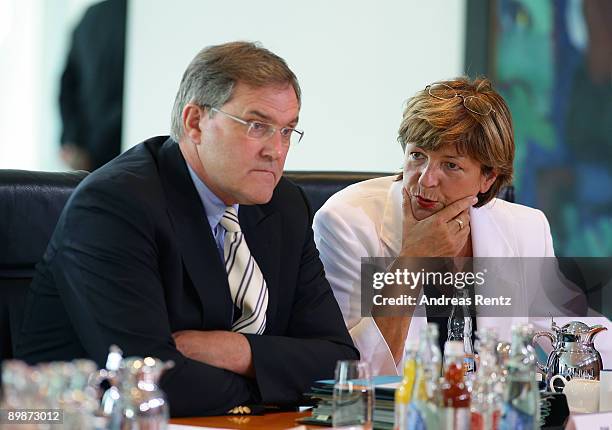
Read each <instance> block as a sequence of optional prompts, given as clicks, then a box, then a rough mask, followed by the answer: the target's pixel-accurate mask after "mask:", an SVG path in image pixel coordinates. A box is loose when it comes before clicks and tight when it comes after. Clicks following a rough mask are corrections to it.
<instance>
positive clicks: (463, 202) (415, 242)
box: [399, 188, 478, 257]
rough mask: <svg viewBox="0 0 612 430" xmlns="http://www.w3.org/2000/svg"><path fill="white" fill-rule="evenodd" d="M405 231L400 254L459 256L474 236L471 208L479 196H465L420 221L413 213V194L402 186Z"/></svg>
mask: <svg viewBox="0 0 612 430" xmlns="http://www.w3.org/2000/svg"><path fill="white" fill-rule="evenodd" d="M402 194H403V201H402V210H403V214H404V218H403V231H402V249H401V251H400V255H399V256H400V257H455V256H457V255H459V252H460V251H461V250H462V249H463V247H464V246H465V245H466V243H467V241H468V238H469V236H470V214H469V208H470V207H471V206H472V205H473V204H475V203H476V202H477V201H478V199H477V198H476V197H474V196H468V197H464V198H463V199H460V200H457V201H456V202H453V203H452V204H450V205H448V206H447V207H445V208H444V209H442V210H440V211H439V212H436V213H435V214H433V215H431V216H429V217H427V218H425V219H424V220H421V221H418V220H417V219H416V218H415V217H414V214H413V213H412V207H411V206H410V196H409V195H408V192H407V191H406V189H405V188H404V189H402Z"/></svg>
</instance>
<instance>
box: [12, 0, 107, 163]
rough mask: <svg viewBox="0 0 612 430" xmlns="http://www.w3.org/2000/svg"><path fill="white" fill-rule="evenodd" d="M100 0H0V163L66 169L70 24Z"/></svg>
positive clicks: (74, 23)
mask: <svg viewBox="0 0 612 430" xmlns="http://www.w3.org/2000/svg"><path fill="white" fill-rule="evenodd" d="M95 1H96V0H27V1H22V0H0V133H1V134H2V139H1V140H0V168H1V169H29V170H67V167H66V166H64V165H63V163H62V162H61V161H60V159H59V137H60V128H61V124H60V116H59V105H58V94H59V82H60V77H61V73H62V71H63V68H64V65H65V62H66V56H67V55H68V54H67V50H68V47H69V40H70V36H71V34H72V29H73V27H74V26H75V25H76V23H77V22H78V20H79V19H80V18H81V16H82V14H83V12H84V11H85V9H86V7H87V6H89V5H90V4H92V3H94V2H95Z"/></svg>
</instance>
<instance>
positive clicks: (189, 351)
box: [16, 42, 358, 416]
mask: <svg viewBox="0 0 612 430" xmlns="http://www.w3.org/2000/svg"><path fill="white" fill-rule="evenodd" d="M299 108H300V90H299V86H298V83H297V79H296V78H295V75H294V74H293V73H292V72H291V70H290V69H289V68H288V67H287V65H286V63H285V62H284V60H283V59H281V58H280V57H278V56H276V55H275V54H273V53H271V52H270V51H268V50H266V49H264V48H261V47H259V46H257V45H254V44H251V43H244V42H235V43H229V44H225V45H218V46H213V47H209V48H206V49H204V50H203V51H201V52H200V53H199V54H198V55H197V56H196V57H195V59H194V60H193V61H192V62H191V64H190V65H189V67H188V68H187V70H186V71H185V74H184V76H183V80H182V82H181V85H180V88H179V91H178V94H177V97H176V101H175V106H174V110H173V117H172V137H170V138H167V137H155V138H152V139H149V140H147V141H145V142H143V143H141V144H140V145H137V146H136V147H134V148H133V149H131V150H130V151H128V152H126V153H124V154H123V155H121V156H120V157H118V158H116V159H115V160H113V161H112V162H111V163H109V164H108V165H106V166H105V167H103V168H101V169H99V170H97V171H96V172H94V173H92V174H91V175H89V176H88V177H87V178H86V179H85V180H84V181H83V182H82V183H81V184H80V185H79V187H78V188H77V190H76V191H75V192H74V194H73V196H72V197H71V198H70V200H69V202H68V203H67V206H66V208H65V209H64V212H63V213H62V215H61V217H60V220H59V222H58V225H57V228H56V230H55V233H54V235H53V237H52V239H51V242H50V244H49V247H48V249H47V251H46V253H45V256H44V258H43V261H42V263H41V264H39V266H38V267H37V274H36V276H35V279H34V281H33V283H32V286H31V288H30V290H29V292H28V297H27V303H26V309H25V317H24V324H23V328H22V332H21V336H20V339H19V341H18V345H17V351H16V355H17V356H18V357H21V358H24V359H26V360H27V361H28V362H40V361H49V360H69V359H73V358H76V357H91V358H92V359H94V360H95V361H96V362H97V363H98V364H99V365H102V364H103V363H104V360H105V357H106V354H107V352H108V348H109V345H111V344H117V345H119V346H120V347H121V348H122V349H123V351H124V353H125V354H126V355H140V356H144V355H151V356H154V357H158V358H160V359H162V360H174V362H175V363H176V365H175V367H174V369H172V370H171V371H169V372H168V373H167V374H166V375H165V377H164V378H163V380H162V388H163V389H164V390H165V391H166V393H167V395H168V398H169V402H170V408H171V414H172V415H173V416H185V415H203V414H221V413H225V412H227V411H228V410H229V409H230V408H232V407H234V406H236V405H239V404H244V403H265V404H270V403H276V404H295V403H296V402H298V401H299V399H300V395H301V393H302V392H304V391H305V390H306V389H308V387H309V385H310V384H311V383H312V381H314V380H316V379H321V378H331V377H333V369H334V365H335V363H336V361H337V360H339V359H354V358H357V357H358V353H357V351H356V349H355V348H354V346H353V343H352V341H351V339H350V336H349V335H348V332H347V330H346V328H345V325H344V322H343V319H342V316H341V313H340V311H339V308H338V305H337V303H336V301H335V300H334V297H333V294H332V292H331V289H330V287H329V284H328V282H327V280H326V279H325V277H324V273H323V266H322V264H321V262H320V260H319V255H318V252H317V250H316V248H315V245H314V241H313V234H312V230H311V217H310V213H309V208H308V203H307V201H306V199H305V197H304V195H303V193H302V192H301V190H300V189H299V188H297V187H296V186H295V185H293V184H291V183H290V182H288V181H287V180H285V179H283V178H282V171H283V166H284V162H285V157H286V155H287V151H288V150H289V146H290V143H293V144H295V143H297V142H298V141H299V140H300V139H301V135H302V134H303V133H302V132H301V131H299V130H296V129H295V127H296V125H297V122H298V114H299ZM236 213H237V216H236Z"/></svg>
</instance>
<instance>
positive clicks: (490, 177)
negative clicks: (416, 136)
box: [480, 169, 497, 194]
mask: <svg viewBox="0 0 612 430" xmlns="http://www.w3.org/2000/svg"><path fill="white" fill-rule="evenodd" d="M496 179H497V171H496V170H494V169H491V170H487V171H485V172H483V173H482V175H480V194H484V193H486V192H487V191H489V189H490V188H491V186H492V185H493V183H494V182H495V180H496Z"/></svg>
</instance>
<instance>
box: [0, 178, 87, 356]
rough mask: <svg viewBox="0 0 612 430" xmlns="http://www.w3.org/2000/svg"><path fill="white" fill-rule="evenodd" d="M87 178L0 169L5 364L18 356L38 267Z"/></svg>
mask: <svg viewBox="0 0 612 430" xmlns="http://www.w3.org/2000/svg"><path fill="white" fill-rule="evenodd" d="M86 175H87V172H72V173H49V172H30V171H25V170H0V219H1V220H2V221H1V222H0V244H1V245H0V360H2V359H5V358H11V357H12V356H13V348H12V341H13V339H15V336H16V335H17V333H18V330H19V329H20V325H21V318H22V313H23V302H24V299H25V292H26V289H27V286H28V285H29V284H30V281H31V280H32V276H33V274H34V266H35V265H36V263H37V262H38V261H39V260H40V259H41V257H42V256H43V253H44V252H45V249H46V248H47V243H48V242H49V238H50V237H51V234H52V233H53V230H54V229H55V224H56V223H57V219H58V218H59V215H60V213H61V211H62V209H63V208H64V205H65V204H66V201H67V200H68V197H69V196H70V194H71V193H72V191H73V190H74V188H75V187H76V186H77V185H78V183H79V182H80V181H81V180H82V179H83V178H84V177H85V176H86Z"/></svg>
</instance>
